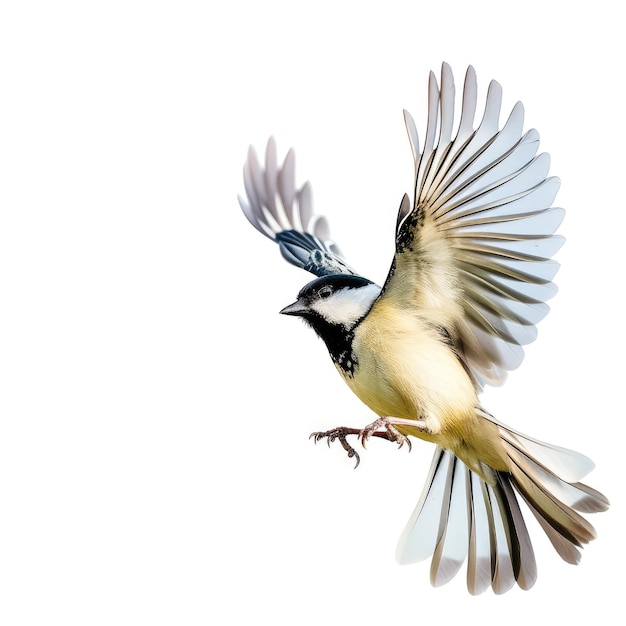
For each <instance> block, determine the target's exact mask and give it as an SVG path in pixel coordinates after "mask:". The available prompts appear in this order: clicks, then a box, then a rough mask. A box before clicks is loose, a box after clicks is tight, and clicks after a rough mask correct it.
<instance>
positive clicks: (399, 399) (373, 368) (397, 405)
mask: <svg viewBox="0 0 626 626" xmlns="http://www.w3.org/2000/svg"><path fill="white" fill-rule="evenodd" d="M370 317H371V316H368V318H366V320H364V322H363V323H362V324H361V325H360V326H359V327H358V329H357V331H356V334H355V338H354V344H353V346H354V351H355V354H357V355H358V366H357V369H356V371H355V374H354V376H353V377H352V378H350V377H348V376H346V375H345V374H344V373H343V372H342V370H341V369H339V371H340V373H342V375H343V377H344V379H345V381H346V383H347V384H348V386H349V387H350V388H351V389H352V391H353V392H354V393H355V394H356V395H357V396H358V397H359V398H360V399H361V400H362V401H363V402H364V403H365V404H366V405H367V406H368V407H370V409H372V411H374V412H375V413H376V414H377V415H379V416H384V417H400V418H404V419H421V420H425V421H426V424H427V426H428V429H429V431H430V434H428V433H424V432H422V431H419V430H417V429H412V428H406V427H402V428H399V430H401V431H402V432H405V434H411V435H415V436H418V437H421V438H422V439H426V440H428V441H433V442H435V443H438V444H440V445H442V446H443V447H446V448H453V447H454V446H453V444H454V442H455V441H457V440H458V439H462V438H463V437H465V430H466V427H467V426H468V420H472V421H473V420H474V419H475V417H474V416H475V407H476V406H477V405H478V399H477V396H476V390H475V388H474V385H473V383H472V381H471V379H470V378H469V376H468V375H467V372H466V370H465V368H464V367H463V365H462V364H461V362H460V361H459V360H458V358H457V356H456V355H455V354H454V352H452V350H451V349H450V348H449V346H447V345H446V344H445V343H444V342H442V341H441V336H440V335H439V334H438V333H437V331H436V330H435V329H434V328H432V326H430V325H428V324H427V323H426V322H424V321H421V320H419V319H416V317H415V316H413V315H410V314H399V313H398V312H397V311H394V312H393V316H392V317H391V318H390V319H386V318H385V316H384V315H383V314H380V313H379V312H378V314H377V316H376V317H375V318H373V319H370Z"/></svg>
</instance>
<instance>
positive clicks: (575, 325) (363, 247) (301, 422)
mask: <svg viewBox="0 0 626 626" xmlns="http://www.w3.org/2000/svg"><path fill="white" fill-rule="evenodd" d="M214 5H217V3H208V2H184V1H177V2H137V1H125V2H112V1H110V2H102V3H94V2H91V3H84V2H55V3H44V2H41V3H36V2H7V3H3V5H2V9H1V10H0V92H1V96H0V369H1V371H0V385H1V387H0V623H2V624H3V625H7V626H12V625H18V624H52V623H59V624H64V625H73V624H81V625H83V624H89V625H91V624H133V625H135V624H151V625H152V624H185V625H195V624H256V623H268V624H269V623H271V624H280V625H282V624H317V623H324V624H345V623H361V624H370V623H371V624H374V623H376V624H380V623H384V624H420V623H426V622H428V623H433V620H437V621H438V622H440V623H444V624H446V623H450V624H451V623H454V622H455V621H456V620H457V618H458V619H459V620H463V621H464V623H466V624H479V623H496V622H501V621H502V622H504V621H506V622H507V623H509V624H522V623H529V621H530V620H535V623H540V624H543V623H550V622H551V621H554V622H555V623H557V622H558V623H572V624H578V623H584V622H586V621H590V620H597V619H600V620H601V621H605V619H604V618H607V619H608V617H607V616H608V615H610V614H612V613H613V611H614V610H617V611H620V610H621V609H619V608H617V602H619V601H620V600H621V595H620V594H622V585H621V584H620V585H619V586H618V583H619V582H620V580H621V581H623V571H622V570H620V569H619V568H620V567H621V564H622V563H623V562H624V558H625V556H626V555H625V554H624V540H623V528H624V524H625V521H626V520H625V517H624V500H623V494H624V486H623V474H622V472H623V470H622V466H623V463H622V457H623V454H624V453H623V450H622V447H621V442H622V435H621V433H622V432H623V423H624V417H625V414H624V413H625V412H624V405H623V400H622V397H623V390H624V380H623V373H624V364H623V363H624V362H623V354H624V340H623V323H624V322H623V309H622V308H621V307H620V305H619V303H621V301H622V295H623V294H622V291H623V281H624V278H623V267H624V262H623V258H624V257H623V248H624V242H623V227H624V217H623V216H624V211H625V209H624V200H623V198H624V194H623V184H624V171H623V162H624V157H623V146H624V139H625V138H624V124H623V108H624V77H623V68H622V61H623V58H624V49H623V46H622V44H621V41H622V40H623V33H622V26H621V25H622V19H621V18H620V17H618V14H617V12H616V11H617V8H616V7H617V5H616V4H615V3H612V2H606V1H603V0H600V1H597V2H594V3H590V4H587V5H584V8H583V5H582V4H580V3H566V2H560V3H559V2H552V3H551V2H545V1H542V2H534V1H528V2H524V3H517V4H515V5H514V6H513V5H511V6H508V5H507V4H506V3H503V2H487V1H482V0H481V1H477V2H456V1H453V2H446V3H435V2H431V3H424V2H417V1H414V2H393V1H388V2H385V3H367V2H363V3H358V4H357V3H354V4H352V3H342V2H323V1H319V2H316V3H306V4H305V3H295V2H276V1H266V2H237V1H234V2H230V3H228V4H226V3H224V5H223V6H222V7H219V8H210V7H212V6H214ZM444 60H445V61H448V62H449V63H450V64H451V65H452V68H453V70H454V72H455V75H456V77H457V83H461V82H462V77H463V74H464V71H465V68H466V66H467V65H468V64H469V63H471V64H473V65H474V66H475V68H476V70H477V73H478V79H479V85H480V89H481V93H484V90H485V89H486V86H487V83H488V80H489V79H491V78H496V79H498V81H499V82H500V83H501V84H502V86H503V88H504V97H505V108H507V109H510V108H511V107H512V105H513V104H514V102H515V101H516V100H518V99H521V100H523V102H524V104H525V107H526V111H527V116H526V127H527V128H530V127H533V126H534V127H537V128H538V130H539V131H540V133H541V136H542V148H543V149H544V150H547V151H548V152H550V154H551V155H552V169H551V172H552V173H554V174H556V175H558V176H559V177H560V178H561V179H562V188H561V191H560V193H559V195H558V197H557V204H558V205H560V206H564V207H565V208H566V209H567V211H568V213H567V218H566V221H565V222H564V225H563V227H562V230H561V232H562V233H563V234H565V235H566V237H567V239H568V242H567V244H566V246H565V247H564V248H563V249H562V251H561V252H559V254H558V259H559V260H560V261H561V262H562V265H563V267H562V270H561V271H560V273H559V275H558V283H559V286H560V288H561V291H560V293H559V295H558V296H557V297H556V298H555V299H554V300H553V302H552V313H551V314H550V316H549V317H548V318H547V319H546V320H545V321H544V322H543V323H542V324H541V325H540V328H539V334H540V337H539V340H538V341H537V342H536V343H535V344H533V345H532V346H530V347H529V348H528V350H527V357H526V360H525V362H524V364H523V366H522V368H521V369H520V370H518V371H517V372H515V373H513V374H512V375H511V376H510V379H509V382H508V383H507V385H505V386H504V387H503V388H501V389H498V390H495V391H493V390H490V391H488V392H487V393H486V395H485V398H484V401H485V405H486V406H487V408H489V409H490V410H491V411H492V412H493V413H494V414H495V415H497V416H498V417H499V418H500V419H501V420H503V421H505V422H507V423H509V424H510V425H512V426H513V427H516V428H518V429H520V430H523V431H525V432H527V433H529V434H530V435H534V436H536V437H539V438H542V439H545V440H548V441H552V442H555V443H559V444H561V445H565V446H568V447H573V448H575V449H578V450H581V451H584V452H585V453H586V454H588V455H589V456H591V457H592V458H593V459H594V460H595V461H596V463H597V469H596V470H595V471H594V472H593V473H592V475H591V476H590V477H589V482H590V483H591V484H592V485H594V486H595V487H597V488H598V489H600V490H602V491H604V492H606V494H607V495H608V496H609V498H610V499H611V500H612V503H613V506H612V508H611V510H610V511H609V512H608V513H605V514H601V515H598V516H596V517H595V518H593V519H592V521H593V522H594V524H595V525H596V527H597V529H598V533H599V539H598V540H597V541H596V542H594V543H593V544H591V545H590V546H588V547H587V548H586V549H585V550H584V555H583V560H582V563H581V565H580V566H579V567H572V566H568V565H566V564H564V563H562V562H561V561H560V559H559V558H558V556H557V555H556V554H555V553H554V552H553V550H552V548H551V547H550V545H549V544H548V542H547V540H546V539H545V538H544V537H543V535H542V534H541V531H540V529H539V528H538V526H537V525H536V524H535V523H534V521H533V520H529V525H530V526H531V532H532V533H533V535H534V536H535V538H536V541H535V546H536V552H537V557H538V562H539V580H538V582H537V584H536V585H535V587H534V588H533V590H532V591H530V592H522V591H520V590H518V589H517V588H516V589H514V590H512V591H511V592H509V593H508V594H506V595H505V596H502V597H497V596H494V595H493V594H492V593H491V591H489V592H487V593H485V594H484V595H482V596H480V597H478V598H472V597H471V596H469V595H468V593H467V592H466V590H465V582H464V575H463V574H462V575H460V576H458V577H457V578H456V579H455V580H454V581H453V582H452V583H450V584H449V585H447V586H446V587H443V588H440V589H433V588H431V587H430V584H429V582H428V563H422V564H417V565H413V566H407V567H400V566H398V565H396V563H395V560H394V551H395V545H396V541H397V538H398V536H399V533H400V531H401V530H402V527H403V525H404V523H405V521H406V519H407V518H408V516H409V515H410V513H411V511H412V509H413V506H414V505H415V502H416V499H417V497H418V495H419V493H420V491H421V488H422V484H423V480H424V478H425V473H426V469H427V467H428V464H429V462H430V456H431V454H432V449H431V447H430V446H428V445H426V444H421V443H420V442H416V444H415V445H414V449H413V452H412V453H411V454H409V453H408V452H407V451H406V450H401V451H397V450H395V449H394V448H393V446H391V445H389V444H386V443H385V442H378V441H374V442H372V443H371V445H370V447H369V449H368V450H367V451H365V452H363V453H362V463H361V467H360V468H359V469H358V470H357V471H353V469H352V465H353V464H352V462H351V461H349V460H348V459H347V458H346V457H345V455H344V453H343V451H342V450H341V449H339V447H338V446H335V447H333V448H332V449H330V450H329V449H328V448H327V447H326V446H325V445H318V446H314V445H313V444H312V442H310V441H308V439H307V437H308V435H309V433H310V432H311V431H313V430H320V429H325V428H329V427H331V426H336V425H339V424H347V425H354V426H361V425H364V424H366V423H368V422H369V421H371V419H372V417H373V416H372V415H371V414H370V413H368V411H367V409H366V408H365V407H364V406H362V405H361V404H360V403H359V402H358V400H357V399H356V398H355V397H353V396H352V395H351V394H350V392H349V391H348V389H347V388H346V387H345V386H344V385H343V383H342V382H341V380H340V379H339V377H338V376H337V374H336V373H335V371H334V368H333V367H332V366H331V363H330V361H329V359H328V357H327V355H326V353H325V350H324V348H323V345H322V344H321V342H320V341H318V340H317V339H316V338H315V337H314V335H313V333H311V332H310V331H308V330H306V329H305V328H304V327H303V326H302V325H301V324H300V323H298V322H297V321H296V320H294V319H287V318H283V317H281V316H279V315H277V312H278V310H279V309H280V308H281V307H283V306H284V305H286V304H288V303H289V302H291V301H292V300H293V298H294V297H295V295H296V293H297V291H298V290H299V288H300V287H301V286H302V285H303V284H304V283H305V282H306V281H308V280H309V276H308V275H306V274H305V273H303V272H301V271H299V270H297V269H296V268H293V267H290V266H288V265H287V264H286V263H284V262H283V261H282V260H281V258H280V257H279V255H278V251H277V249H276V248H275V247H274V246H273V245H272V244H271V243H270V242H269V241H267V240H265V239H264V238H262V237H260V236H259V235H258V233H257V232H256V231H254V230H253V229H252V228H251V227H250V226H249V225H248V224H247V222H246V221H245V220H244V218H243V217H242V215H241V213H240V210H239V207H238V204H237V201H236V194H237V193H241V192H242V191H243V183H242V178H241V169H242V165H243V161H244V158H245V155H246V150H247V148H248V144H250V143H253V144H255V145H256V146H257V148H258V149H259V151H260V152H262V150H263V147H264V144H265V141H266V139H267V137H268V136H269V135H270V134H274V135H275V136H276V138H277V141H278V146H279V153H280V155H281V156H282V155H284V154H285V152H286V150H287V149H288V148H289V147H290V146H292V145H293V146H295V147H296V149H297V155H298V159H297V176H298V181H299V182H304V180H306V179H307V178H308V179H310V180H312V182H313V187H314V193H315V203H316V207H317V210H318V211H319V212H321V213H324V214H326V215H329V216H330V220H331V224H332V227H333V234H334V237H335V239H336V240H337V241H338V242H339V243H340V244H341V246H342V248H343V250H344V252H345V253H346V255H347V256H348V258H349V260H350V261H351V263H352V264H353V265H354V266H355V267H356V268H358V269H359V270H361V271H362V273H364V274H365V275H367V276H369V277H370V278H372V279H373V280H375V281H378V282H380V281H382V280H383V279H384V277H385V275H386V272H387V269H388V265H389V263H390V260H391V256H392V251H393V228H394V224H395V215H396V210H397V207H398V204H399V202H400V199H401V197H402V194H403V193H404V192H405V191H410V185H411V171H412V163H411V154H410V150H409V146H408V142H407V140H406V136H405V130H404V125H403V120H402V109H403V108H407V109H409V110H410V111H411V112H412V113H413V115H414V117H415V120H416V122H417V125H418V128H419V130H420V132H421V133H422V136H423V130H424V125H425V115H426V85H427V77H428V72H429V71H430V70H431V69H433V70H435V71H436V72H438V71H439V68H440V65H441V62H442V61H444ZM620 605H621V602H620ZM603 616H604V617H603ZM531 623H532V622H531Z"/></svg>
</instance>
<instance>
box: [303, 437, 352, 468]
mask: <svg viewBox="0 0 626 626" xmlns="http://www.w3.org/2000/svg"><path fill="white" fill-rule="evenodd" d="M359 432H360V431H358V430H356V429H354V428H346V427H344V426H340V427H339V428H333V430H327V431H326V432H315V433H311V434H310V435H309V439H311V438H313V441H314V442H315V443H317V442H318V441H319V440H320V439H326V443H327V444H328V447H329V448H330V444H331V442H334V441H335V440H338V441H339V443H340V444H341V447H342V448H343V449H344V450H345V451H346V452H347V453H348V458H349V459H351V458H355V459H356V465H355V466H354V469H356V468H357V467H358V466H359V463H360V462H361V457H360V456H359V453H358V452H357V451H356V450H355V449H354V448H353V447H352V446H351V445H350V444H349V443H348V440H347V439H346V437H347V436H348V435H357V434H359Z"/></svg>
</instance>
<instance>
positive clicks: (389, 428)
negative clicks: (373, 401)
mask: <svg viewBox="0 0 626 626" xmlns="http://www.w3.org/2000/svg"><path fill="white" fill-rule="evenodd" d="M381 427H384V428H385V430H383V431H381V430H379V429H380V428H381ZM348 435H356V436H357V437H358V438H359V439H360V440H361V445H362V446H363V447H364V448H365V447H366V445H365V444H366V442H367V441H368V440H369V439H370V438H371V437H380V438H381V439H386V440H387V441H392V442H395V443H397V444H398V448H401V447H402V446H403V445H404V444H405V443H406V445H407V447H408V449H409V452H410V451H411V448H412V445H411V441H410V440H409V438H408V437H407V436H406V435H403V434H402V433H401V432H400V431H399V430H398V429H397V428H396V427H395V426H394V425H393V424H392V423H391V418H387V417H381V418H379V419H377V420H376V421H374V422H372V423H371V424H369V425H368V426H366V427H365V428H363V429H358V428H347V427H346V426H339V427H338V428H333V429H332V430H327V431H324V432H315V433H311V435H310V436H309V439H313V441H314V442H315V443H317V442H318V441H321V440H322V439H326V443H327V444H328V447H330V444H331V443H332V442H333V441H335V440H336V441H339V443H340V444H341V446H342V447H343V449H344V450H345V451H346V452H347V453H348V458H349V459H352V458H355V459H356V465H355V466H354V469H356V468H357V467H358V466H359V463H360V462H361V457H360V456H359V453H358V452H357V451H356V450H355V449H354V448H353V447H352V446H351V445H350V444H349V443H348V441H347V439H346V437H348Z"/></svg>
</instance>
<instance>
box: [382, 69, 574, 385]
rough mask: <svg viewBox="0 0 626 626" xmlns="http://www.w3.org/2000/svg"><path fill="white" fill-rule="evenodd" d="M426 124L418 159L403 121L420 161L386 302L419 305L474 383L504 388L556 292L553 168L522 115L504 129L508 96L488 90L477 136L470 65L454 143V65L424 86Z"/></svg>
mask: <svg viewBox="0 0 626 626" xmlns="http://www.w3.org/2000/svg"><path fill="white" fill-rule="evenodd" d="M428 94H429V106H428V124H427V127H426V138H425V143H424V147H423V150H422V151H421V152H420V149H419V143H418V137H417V131H416V128H415V123H414V122H413V119H412V118H411V116H410V115H409V114H408V113H407V112H405V122H406V126H407V130H408V134H409V139H410V142H411V148H412V150H413V157H414V160H415V201H414V204H413V207H411V206H410V204H409V200H408V198H407V197H406V196H405V198H404V200H403V202H402V205H401V207H400V212H399V214H398V224H397V232H396V254H395V257H394V261H393V264H392V267H391V270H390V272H389V276H388V277H387V282H386V283H385V286H384V287H383V293H382V295H381V299H382V298H390V299H392V300H393V301H394V303H397V304H398V305H400V306H412V307H415V308H416V310H419V311H420V314H422V315H424V316H425V317H427V318H428V319H430V320H431V321H432V322H433V323H435V324H437V325H439V326H442V327H443V328H445V330H446V331H447V333H448V334H449V335H450V336H451V339H452V340H453V341H454V342H455V344H456V345H457V346H458V348H459V350H461V351H462V353H463V354H464V356H465V359H466V360H467V363H468V366H469V368H470V370H471V371H472V374H473V375H474V377H475V379H476V381H477V382H478V384H480V385H483V384H485V383H490V384H495V385H497V384H501V383H502V382H504V379H505V378H506V373H507V371H508V370H511V369H514V368H515V367H517V366H518V365H519V364H520V363H521V361H522V359H523V355H524V353H523V349H522V348H521V346H522V345H525V344H528V343H530V342H531V341H533V340H534V339H535V337H536V328H535V324H537V322H539V321H540V320H541V319H542V318H543V317H544V316H545V315H546V314H547V313H548V310H549V309H548V306H547V305H546V304H545V302H546V301H547V300H548V299H549V298H550V297H552V296H553V295H554V294H555V293H556V287H555V285H554V284H553V283H552V282H551V280H552V278H553V277H554V275H555V274H556V271H557V269H558V267H559V265H558V263H556V262H555V261H551V260H550V258H551V257H552V255H553V254H554V253H555V252H556V251H557V250H558V249H559V248H560V246H561V245H562V243H563V238H562V237H561V236H558V235H554V234H553V233H554V232H555V230H556V229H557V228H558V226H559V224H560V222H561V220H562V219H563V215H564V211H563V210H562V209H557V208H550V207H551V205H552V202H553V200H554V198H555V196H556V192H557V190H558V187H559V181H558V179H557V178H553V177H552V178H548V177H547V175H548V168H549V163H550V159H549V156H548V155H547V154H539V155H537V150H538V147H539V135H538V133H537V132H536V131H535V130H530V131H528V132H526V133H525V134H522V125H523V117H524V110H523V107H522V105H521V103H519V102H518V103H517V104H516V105H515V107H514V108H513V110H512V112H511V114H510V116H509V118H508V120H507V122H506V123H505V124H504V126H503V127H502V128H499V117H500V106H501V96H502V90H501V87H500V85H499V84H498V83H496V82H495V81H492V82H491V83H490V85H489V90H488V93H487V99H486V104H485V110H484V113H483V117H482V121H481V122H480V124H479V125H478V127H477V128H474V115H475V112H476V104H477V95H476V94H477V88H476V75H475V73H474V69H473V68H472V67H470V68H468V70H467V74H466V77H465V85H464V89H463V98H462V106H461V113H460V120H459V122H458V126H457V130H456V136H455V137H454V138H452V133H453V122H454V106H455V88H454V79H453V77H452V73H451V70H450V67H449V66H448V65H447V64H444V65H443V66H442V70H441V91H440V90H439V86H438V84H437V80H436V78H435V76H434V74H433V73H432V72H431V75H430V82H429V90H428Z"/></svg>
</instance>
